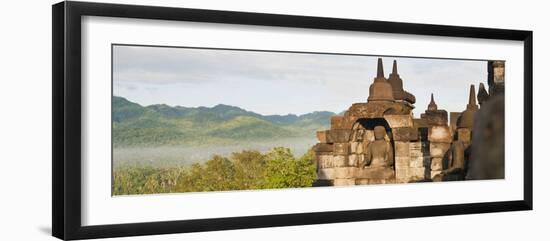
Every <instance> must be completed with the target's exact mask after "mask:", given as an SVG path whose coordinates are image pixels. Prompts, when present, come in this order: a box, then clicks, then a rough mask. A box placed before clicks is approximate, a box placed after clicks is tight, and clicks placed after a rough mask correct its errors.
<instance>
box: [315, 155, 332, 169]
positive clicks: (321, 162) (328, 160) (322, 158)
mask: <svg viewBox="0 0 550 241" xmlns="http://www.w3.org/2000/svg"><path fill="white" fill-rule="evenodd" d="M332 157H333V156H332V155H317V165H318V166H319V168H328V167H332Z"/></svg>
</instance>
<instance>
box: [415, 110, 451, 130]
mask: <svg viewBox="0 0 550 241" xmlns="http://www.w3.org/2000/svg"><path fill="white" fill-rule="evenodd" d="M447 116H448V115H447V111H445V110H427V111H426V113H425V114H421V115H420V117H421V118H422V119H424V120H426V123H427V124H428V125H429V126H446V125H448V122H449V121H448V119H447Z"/></svg>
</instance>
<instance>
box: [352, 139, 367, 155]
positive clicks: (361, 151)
mask: <svg viewBox="0 0 550 241" xmlns="http://www.w3.org/2000/svg"><path fill="white" fill-rule="evenodd" d="M368 143H369V142H368V141H367V142H359V144H357V149H356V150H355V152H356V153H357V154H365V150H367V146H368Z"/></svg>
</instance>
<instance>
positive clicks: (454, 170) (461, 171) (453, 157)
mask: <svg viewBox="0 0 550 241" xmlns="http://www.w3.org/2000/svg"><path fill="white" fill-rule="evenodd" d="M465 152H466V148H465V145H464V143H462V141H460V140H455V141H453V143H452V144H451V148H450V150H449V153H448V156H447V158H446V159H447V165H444V167H445V166H446V169H445V170H443V171H441V173H439V174H438V175H436V176H435V177H434V181H459V180H464V176H465V169H466V159H465V157H464V156H465V155H464V153H465Z"/></svg>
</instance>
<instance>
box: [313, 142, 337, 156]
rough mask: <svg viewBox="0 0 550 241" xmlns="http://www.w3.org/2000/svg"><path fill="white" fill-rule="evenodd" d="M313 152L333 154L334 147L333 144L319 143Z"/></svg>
mask: <svg viewBox="0 0 550 241" xmlns="http://www.w3.org/2000/svg"><path fill="white" fill-rule="evenodd" d="M313 150H314V151H315V152H317V153H327V154H328V153H332V152H333V146H332V144H327V143H317V144H315V146H314V147H313Z"/></svg>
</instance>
